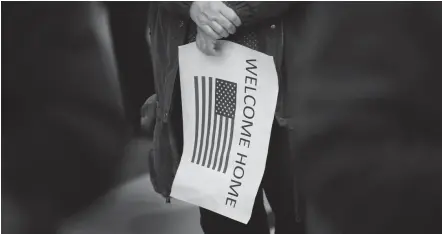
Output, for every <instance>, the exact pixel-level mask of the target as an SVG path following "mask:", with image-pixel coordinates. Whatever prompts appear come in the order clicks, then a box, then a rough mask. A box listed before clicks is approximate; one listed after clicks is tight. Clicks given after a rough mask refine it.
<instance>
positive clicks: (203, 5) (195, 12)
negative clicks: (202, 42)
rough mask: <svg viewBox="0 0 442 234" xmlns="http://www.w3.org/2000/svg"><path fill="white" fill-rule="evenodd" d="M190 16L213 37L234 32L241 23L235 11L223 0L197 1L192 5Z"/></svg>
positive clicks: (220, 36)
mask: <svg viewBox="0 0 442 234" xmlns="http://www.w3.org/2000/svg"><path fill="white" fill-rule="evenodd" d="M190 18H192V20H193V21H194V22H195V24H196V25H197V26H198V27H199V28H200V29H201V30H203V31H204V33H205V34H207V35H208V36H210V37H211V38H212V39H214V40H216V39H221V38H223V37H228V36H229V34H234V33H235V31H236V28H237V27H239V26H240V25H241V20H240V19H239V17H238V16H237V15H236V13H235V11H234V10H232V9H231V8H229V7H228V6H226V5H225V4H224V3H223V2H221V1H195V2H193V3H192V6H191V7H190Z"/></svg>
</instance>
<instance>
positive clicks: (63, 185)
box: [2, 2, 127, 234]
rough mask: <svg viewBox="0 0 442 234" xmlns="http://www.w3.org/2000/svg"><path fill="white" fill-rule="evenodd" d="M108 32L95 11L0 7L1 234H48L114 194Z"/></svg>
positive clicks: (116, 129)
mask: <svg viewBox="0 0 442 234" xmlns="http://www.w3.org/2000/svg"><path fill="white" fill-rule="evenodd" d="M106 25H107V16H106V12H105V10H104V9H103V8H102V7H101V5H100V4H98V3H96V2H76V3H68V2H63V3H55V2H51V3H41V2H35V3H34V2H32V3H29V2H27V3H24V2H23V3H22V2H20V3H11V2H8V3H2V190H3V191H2V203H3V202H6V203H7V204H8V205H9V206H8V207H11V208H10V210H2V212H3V211H4V212H6V213H7V214H8V215H7V216H8V217H7V218H8V221H5V222H3V221H4V220H3V217H2V224H4V226H2V231H5V230H6V231H5V232H7V233H24V234H28V233H56V229H57V225H58V224H60V222H61V221H62V220H63V219H64V218H66V217H68V216H70V215H73V214H75V213H77V212H79V211H80V210H82V209H83V208H86V207H88V206H89V205H90V204H91V203H92V202H93V201H94V200H95V199H97V198H99V197H100V196H102V195H104V194H105V193H106V192H107V191H108V190H109V189H111V188H112V187H113V186H114V185H116V181H117V178H116V175H117V172H118V168H119V167H120V163H121V161H120V160H121V159H122V157H123V151H124V146H125V143H126V133H127V128H126V127H127V125H126V122H125V118H124V111H123V105H122V100H121V95H120V87H119V82H118V79H117V73H116V69H115V61H114V57H113V51H112V48H111V47H112V46H111V45H112V41H111V38H110V33H109V28H108V27H107V26H106ZM14 214H18V215H16V216H14ZM9 221H10V222H9ZM14 223H15V224H16V226H14ZM14 227H18V228H20V230H15V231H17V232H14V230H13V229H14Z"/></svg>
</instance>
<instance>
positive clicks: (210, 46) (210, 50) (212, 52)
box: [206, 42, 217, 56]
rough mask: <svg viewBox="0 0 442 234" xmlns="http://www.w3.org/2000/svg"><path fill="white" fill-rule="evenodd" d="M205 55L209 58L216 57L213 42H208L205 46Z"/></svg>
mask: <svg viewBox="0 0 442 234" xmlns="http://www.w3.org/2000/svg"><path fill="white" fill-rule="evenodd" d="M206 54H207V55H210V56H215V55H217V52H216V49H215V42H211V43H210V42H209V43H207V46H206Z"/></svg>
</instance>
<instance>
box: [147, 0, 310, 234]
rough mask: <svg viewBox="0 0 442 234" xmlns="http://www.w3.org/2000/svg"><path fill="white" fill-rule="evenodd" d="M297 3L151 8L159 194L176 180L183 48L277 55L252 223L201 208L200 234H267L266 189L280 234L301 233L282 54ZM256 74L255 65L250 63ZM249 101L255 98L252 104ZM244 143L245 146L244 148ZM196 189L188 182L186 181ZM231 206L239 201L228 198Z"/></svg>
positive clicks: (154, 164) (154, 174)
mask: <svg viewBox="0 0 442 234" xmlns="http://www.w3.org/2000/svg"><path fill="white" fill-rule="evenodd" d="M292 4H293V3H290V2H288V3H282V2H216V1H212V2H156V3H152V6H151V7H150V10H149V11H150V12H149V16H150V17H151V18H150V20H149V28H150V31H151V32H152V34H151V35H152V36H151V38H150V39H151V51H152V56H153V59H152V60H153V63H154V68H155V69H154V70H155V74H154V77H155V83H156V84H155V85H156V94H157V97H158V98H157V101H156V104H157V106H156V108H155V109H156V121H155V122H156V124H155V129H154V134H153V135H154V149H153V150H152V152H151V155H150V165H149V166H150V173H151V179H152V183H153V185H154V187H155V189H156V191H157V192H158V193H160V194H162V195H163V196H164V197H166V198H167V199H168V200H169V198H170V193H171V187H172V182H173V180H174V176H175V173H176V170H177V167H178V164H179V160H180V155H181V152H182V148H183V137H182V135H183V132H182V129H183V127H182V116H181V115H182V114H181V105H180V104H181V100H180V98H181V94H180V88H179V87H180V85H179V84H178V83H179V78H178V77H177V76H178V46H180V45H183V44H187V43H191V42H195V41H196V44H197V47H198V48H199V49H200V50H201V51H202V52H203V53H205V54H207V55H208V56H216V55H217V53H218V52H219V51H218V48H217V40H220V39H224V40H229V41H233V42H236V43H238V44H241V45H243V46H246V47H249V48H251V49H253V50H257V51H260V52H263V53H265V54H268V55H271V56H273V57H274V61H275V64H276V68H277V72H278V77H279V84H280V92H279V97H278V104H277V110H276V114H275V121H274V124H273V130H272V134H271V139H270V146H269V154H268V160H267V166H266V171H265V173H264V177H263V180H262V183H261V189H259V192H258V194H257V196H256V201H255V203H254V208H253V213H252V217H251V219H250V221H249V223H248V224H247V225H244V224H242V223H240V222H237V221H234V220H231V219H228V218H226V217H223V216H221V215H218V214H216V213H213V212H211V211H208V210H205V209H203V208H201V209H200V213H201V226H202V228H203V231H204V232H205V233H207V234H210V233H254V234H259V233H269V226H268V224H267V214H266V211H265V208H264V201H263V190H264V191H265V192H266V195H267V197H268V200H269V202H270V205H271V207H272V209H273V211H274V213H275V226H276V233H282V232H284V233H296V234H298V233H299V234H301V233H304V225H303V223H302V222H301V221H300V212H299V211H300V209H299V208H300V207H299V206H300V204H301V203H300V202H299V201H298V199H297V198H298V196H297V193H296V192H295V186H294V185H295V183H294V179H293V177H294V176H293V173H292V170H291V168H290V165H291V163H290V160H289V155H290V149H289V141H288V132H287V129H286V128H285V127H286V126H287V120H286V118H285V117H286V116H285V111H284V109H285V103H284V99H285V98H284V97H285V95H286V90H285V88H284V87H285V83H286V79H287V77H286V75H285V72H284V62H283V50H284V41H285V38H284V33H283V31H284V29H283V25H285V24H289V23H290V22H286V17H285V16H286V15H288V14H291V13H293V12H292V9H293V7H292ZM250 65H251V67H249V69H250V71H253V69H254V68H253V64H250ZM249 101H251V100H249ZM244 144H245V143H244ZM189 183H191V181H189ZM230 204H231V205H234V198H231V201H230Z"/></svg>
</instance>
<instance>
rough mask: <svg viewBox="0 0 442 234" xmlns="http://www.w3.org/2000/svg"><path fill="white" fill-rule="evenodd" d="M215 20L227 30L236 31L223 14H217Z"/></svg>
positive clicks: (231, 32)
mask: <svg viewBox="0 0 442 234" xmlns="http://www.w3.org/2000/svg"><path fill="white" fill-rule="evenodd" d="M216 22H217V23H218V24H220V25H221V26H222V27H223V28H224V29H225V30H227V32H229V33H230V34H234V33H235V32H236V26H235V25H234V24H233V23H232V22H230V21H229V20H228V19H227V18H226V17H225V16H224V15H222V14H221V15H219V17H218V18H217V19H216Z"/></svg>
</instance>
